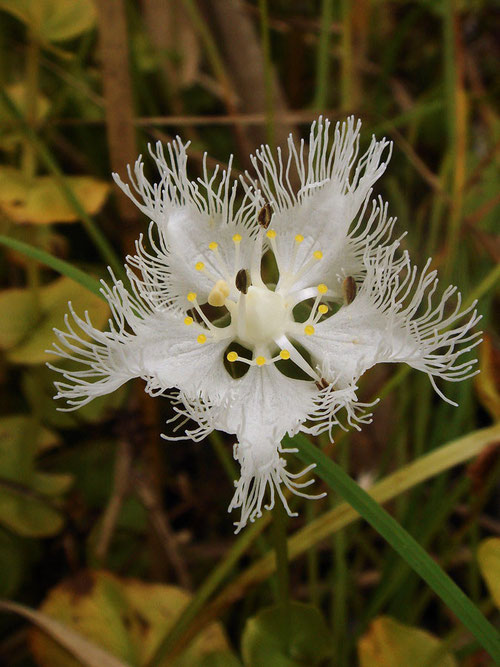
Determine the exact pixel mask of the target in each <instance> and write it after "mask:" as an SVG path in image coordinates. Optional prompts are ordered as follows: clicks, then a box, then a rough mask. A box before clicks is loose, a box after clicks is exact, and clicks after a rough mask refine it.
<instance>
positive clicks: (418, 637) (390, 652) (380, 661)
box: [358, 616, 457, 667]
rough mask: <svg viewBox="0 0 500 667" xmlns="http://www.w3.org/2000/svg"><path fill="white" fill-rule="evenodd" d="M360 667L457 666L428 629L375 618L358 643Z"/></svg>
mask: <svg viewBox="0 0 500 667" xmlns="http://www.w3.org/2000/svg"><path fill="white" fill-rule="evenodd" d="M358 654H359V664H360V667H401V665H419V667H457V661H456V660H455V658H454V657H453V656H452V655H451V654H450V653H449V652H448V651H446V649H445V648H444V645H443V643H442V642H441V641H440V640H439V639H437V638H436V637H434V636H433V635H431V634H430V632H426V631H425V630H420V629H419V628H412V627H410V626H408V625H403V623H399V622H398V621H396V620H394V619H393V618H389V617H388V616H381V617H379V618H376V619H375V620H374V621H373V622H372V624H371V626H370V628H369V630H368V632H367V633H366V634H365V635H363V637H361V639H360V640H359V643H358Z"/></svg>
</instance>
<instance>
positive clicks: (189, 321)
mask: <svg viewBox="0 0 500 667" xmlns="http://www.w3.org/2000/svg"><path fill="white" fill-rule="evenodd" d="M193 321H194V320H193V318H192V317H189V316H188V317H185V318H184V324H185V325H186V326H187V327H188V326H189V325H190V324H193Z"/></svg>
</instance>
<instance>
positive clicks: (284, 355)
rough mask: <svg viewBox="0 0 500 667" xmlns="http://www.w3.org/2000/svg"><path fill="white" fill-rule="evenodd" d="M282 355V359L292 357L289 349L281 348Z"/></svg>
mask: <svg viewBox="0 0 500 667" xmlns="http://www.w3.org/2000/svg"><path fill="white" fill-rule="evenodd" d="M280 357H281V358H282V359H290V352H289V351H288V350H281V352H280Z"/></svg>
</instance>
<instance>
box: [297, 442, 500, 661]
mask: <svg viewBox="0 0 500 667" xmlns="http://www.w3.org/2000/svg"><path fill="white" fill-rule="evenodd" d="M292 443H293V445H292ZM290 446H296V447H298V456H299V458H300V459H301V460H302V461H303V462H304V463H306V464H311V463H315V464H316V466H317V467H316V472H317V474H318V475H319V476H320V477H321V478H322V479H323V480H324V481H325V482H326V483H327V484H328V485H329V486H330V487H331V488H332V489H334V490H335V491H336V492H337V493H339V494H340V495H341V496H342V497H343V498H344V500H346V501H347V502H348V503H349V504H350V505H351V506H352V507H353V508H354V509H355V510H356V511H357V512H359V513H360V514H361V516H362V517H363V518H364V519H365V520H366V521H368V523H369V524H370V525H371V526H372V527H373V528H375V530H376V531H377V532H378V533H380V535H382V537H384V538H385V539H386V540H387V542H388V543H389V544H390V545H391V546H392V547H393V549H395V550H396V551H397V552H398V553H399V555H400V556H401V557H402V558H404V560H405V561H406V562H407V563H408V564H409V565H410V567H411V568H412V569H413V570H415V572H416V573H417V574H419V575H420V576H421V577H422V579H423V580H424V581H425V582H426V583H427V584H428V585H429V586H430V587H431V588H432V589H433V590H434V592H435V593H436V594H437V595H438V596H439V597H440V598H441V599H442V600H443V602H444V603H445V604H446V605H447V606H448V607H449V608H450V609H451V610H452V611H453V613H454V614H455V615H456V616H457V617H458V618H459V619H460V620H461V621H462V623H463V624H464V625H465V626H466V627H467V628H468V629H469V630H470V632H471V633H472V634H473V635H474V636H475V637H476V639H477V640H478V641H479V642H480V643H481V645H482V646H483V648H484V649H485V650H486V651H488V653H489V654H490V655H491V657H492V658H493V659H494V660H497V661H500V635H499V634H498V633H497V631H496V630H495V628H494V627H493V626H492V625H491V624H490V623H489V621H488V620H487V619H486V618H485V617H484V616H483V615H482V614H481V612H480V611H479V610H478V609H477V607H476V606H475V605H474V604H473V602H472V601H471V600H470V599H469V598H468V597H467V596H466V595H465V594H464V593H463V591H461V590H460V588H458V586H457V585H456V584H455V582H454V581H452V579H450V577H449V576H448V575H447V574H446V573H445V572H444V571H443V570H442V569H441V568H440V567H439V565H438V564H437V563H436V562H435V561H434V560H433V559H432V558H431V557H430V556H429V555H428V554H427V553H426V552H425V551H424V550H423V549H422V547H421V546H420V545H419V544H418V542H416V540H414V539H413V537H412V536H411V535H409V534H408V533H407V532H406V530H405V529H404V528H403V527H402V526H400V525H399V524H398V522H397V521H396V520H395V519H393V518H392V517H391V516H390V515H389V514H388V513H387V512H386V511H385V510H384V509H383V508H382V507H381V506H380V505H379V504H378V503H377V502H376V501H375V500H374V499H373V498H372V497H371V496H370V495H369V494H368V493H366V491H364V490H363V489H362V488H361V487H360V486H359V485H358V484H356V482H355V481H354V480H353V479H351V478H350V477H349V475H348V474H347V473H346V472H344V470H343V469H342V468H341V467H340V466H339V465H338V464H336V463H334V462H333V461H331V460H329V459H328V458H327V457H326V456H325V455H324V454H323V452H321V450H320V449H318V448H317V447H315V446H314V445H312V444H311V443H310V442H309V441H308V440H307V438H305V437H304V436H301V435H299V436H295V438H294V439H293V440H292V441H291V442H290V440H289V441H288V442H287V443H286V447H290Z"/></svg>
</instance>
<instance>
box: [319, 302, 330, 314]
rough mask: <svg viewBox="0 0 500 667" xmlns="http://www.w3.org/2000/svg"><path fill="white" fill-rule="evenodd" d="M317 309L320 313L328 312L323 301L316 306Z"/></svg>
mask: <svg viewBox="0 0 500 667" xmlns="http://www.w3.org/2000/svg"><path fill="white" fill-rule="evenodd" d="M318 310H319V312H320V313H321V314H322V315H326V313H327V312H328V306H326V305H325V304H324V303H322V304H321V305H319V306H318Z"/></svg>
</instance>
